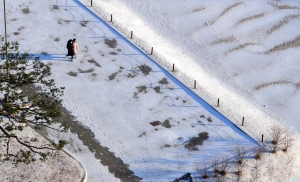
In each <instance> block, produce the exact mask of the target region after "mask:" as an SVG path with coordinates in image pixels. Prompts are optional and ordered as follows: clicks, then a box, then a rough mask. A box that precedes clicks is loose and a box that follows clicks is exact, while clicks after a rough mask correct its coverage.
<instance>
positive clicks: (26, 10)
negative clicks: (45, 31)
mask: <svg viewBox="0 0 300 182" xmlns="http://www.w3.org/2000/svg"><path fill="white" fill-rule="evenodd" d="M22 13H23V14H25V15H26V14H29V13H30V10H29V8H24V9H22Z"/></svg>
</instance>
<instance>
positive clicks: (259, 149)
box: [254, 146, 265, 160]
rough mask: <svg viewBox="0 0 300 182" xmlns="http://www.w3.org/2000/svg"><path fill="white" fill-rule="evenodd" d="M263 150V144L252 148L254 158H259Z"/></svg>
mask: <svg viewBox="0 0 300 182" xmlns="http://www.w3.org/2000/svg"><path fill="white" fill-rule="evenodd" d="M264 152H265V147H264V146H259V147H257V148H255V149H254V154H255V159H256V160H261V158H262V154H263V153H264Z"/></svg>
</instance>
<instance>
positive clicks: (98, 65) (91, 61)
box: [88, 59, 101, 68]
mask: <svg viewBox="0 0 300 182" xmlns="http://www.w3.org/2000/svg"><path fill="white" fill-rule="evenodd" d="M88 62H89V63H93V64H95V65H96V66H97V67H99V68H100V67H101V65H100V64H99V63H97V62H96V61H95V60H94V59H90V60H88Z"/></svg>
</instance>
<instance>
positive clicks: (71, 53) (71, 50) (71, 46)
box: [66, 39, 78, 59]
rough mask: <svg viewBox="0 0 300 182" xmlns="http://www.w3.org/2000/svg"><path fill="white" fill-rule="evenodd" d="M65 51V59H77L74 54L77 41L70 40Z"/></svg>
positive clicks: (76, 48)
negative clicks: (66, 52) (69, 57)
mask: <svg viewBox="0 0 300 182" xmlns="http://www.w3.org/2000/svg"><path fill="white" fill-rule="evenodd" d="M67 49H68V54H67V55H66V56H67V57H68V56H71V57H72V59H73V57H75V58H77V56H76V52H77V50H78V43H77V40H76V39H73V40H72V39H70V40H69V41H68V43H67Z"/></svg>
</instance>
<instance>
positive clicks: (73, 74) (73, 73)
mask: <svg viewBox="0 0 300 182" xmlns="http://www.w3.org/2000/svg"><path fill="white" fill-rule="evenodd" d="M77 74H78V73H76V72H73V71H70V72H69V73H68V75H70V76H77Z"/></svg>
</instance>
